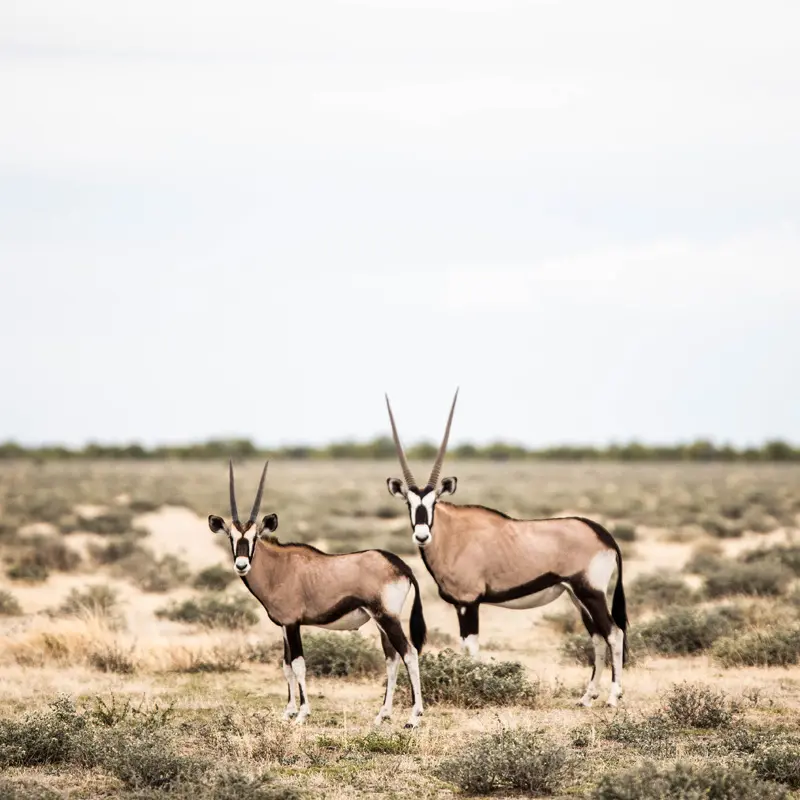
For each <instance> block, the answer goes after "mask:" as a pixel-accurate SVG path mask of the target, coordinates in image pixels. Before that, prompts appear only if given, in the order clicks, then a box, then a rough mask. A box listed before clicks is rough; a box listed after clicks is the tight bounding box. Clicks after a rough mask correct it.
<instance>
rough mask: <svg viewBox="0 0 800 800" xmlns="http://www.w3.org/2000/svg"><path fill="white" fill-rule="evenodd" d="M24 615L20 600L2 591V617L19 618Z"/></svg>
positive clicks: (0, 596)
mask: <svg viewBox="0 0 800 800" xmlns="http://www.w3.org/2000/svg"><path fill="white" fill-rule="evenodd" d="M20 614H22V606H20V604H19V600H17V598H16V597H14V595H13V594H11V592H7V591H6V590H5V589H0V617H18V616H19V615H20Z"/></svg>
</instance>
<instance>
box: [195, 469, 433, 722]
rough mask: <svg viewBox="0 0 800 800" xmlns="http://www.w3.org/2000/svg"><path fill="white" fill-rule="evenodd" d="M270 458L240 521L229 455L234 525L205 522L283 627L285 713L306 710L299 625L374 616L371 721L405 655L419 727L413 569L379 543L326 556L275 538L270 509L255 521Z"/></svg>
mask: <svg viewBox="0 0 800 800" xmlns="http://www.w3.org/2000/svg"><path fill="white" fill-rule="evenodd" d="M268 465H269V462H267V463H266V464H265V465H264V470H263V472H262V473H261V481H260V483H259V484H258V492H257V493H256V499H255V502H254V503H253V510H252V511H251V512H250V518H249V519H248V520H247V521H246V522H241V521H240V519H239V513H238V511H237V508H236V492H235V488H234V477H233V462H231V463H230V464H229V470H230V478H229V480H230V503H231V518H232V524H231V526H228V525H227V524H226V523H225V520H223V519H222V517H217V516H215V515H213V514H211V515H209V517H208V527H209V528H211V531H212V532H213V533H219V532H224V533H226V534H227V535H228V537H229V538H230V543H231V553H232V555H233V566H234V570H235V572H236V574H237V575H238V576H239V577H240V578H241V579H242V582H243V583H244V585H245V586H246V587H247V588H248V589H249V590H250V592H251V593H252V594H253V596H254V597H255V598H256V600H258V602H259V603H261V605H262V606H263V607H264V609H265V611H266V612H267V616H268V617H269V618H270V620H272V622H274V623H275V624H276V625H279V626H280V627H281V630H282V631H283V674H284V675H285V676H286V682H287V683H288V684H289V700H288V705H287V706H286V710H285V712H284V719H291V718H292V717H295V715H296V719H295V721H296V722H297V723H303V722H304V721H305V719H306V717H308V715H309V713H310V711H311V708H310V706H309V704H308V692H307V691H306V665H305V659H304V657H303V644H302V641H301V638H300V626H301V625H313V626H315V627H319V628H327V629H330V630H356V629H358V628H360V627H361V626H362V625H364V623H365V622H367V621H368V620H369V619H374V620H375V622H376V623H377V625H378V628H379V629H380V633H381V643H382V645H383V653H384V655H385V657H386V694H385V696H384V700H383V705H382V706H381V709H380V711H379V712H378V715H377V717H375V724H376V725H378V724H380V723H381V721H382V720H384V719H387V718H388V717H390V716H391V714H392V699H393V697H394V689H395V684H396V681H397V670H398V667H399V665H400V659H401V658H402V660H403V662H404V663H405V666H406V670H407V671H408V677H409V679H410V682H411V692H412V706H413V707H412V709H411V717H410V718H409V720H408V723H407V724H406V727H407V728H414V727H416V726H417V725H418V724H419V719H420V717H421V716H422V694H421V692H420V680H419V661H418V654H419V652H420V650H421V649H422V646H423V644H424V643H425V636H426V627H425V618H424V617H423V615H422V598H421V597H420V591H419V585H418V584H417V579H416V578H415V576H414V573H413V572H412V571H411V568H410V567H409V566H408V564H406V563H405V562H404V561H403V560H402V559H400V558H398V557H397V556H396V555H394V554H392V553H387V552H385V551H384V550H362V551H360V552H357V553H343V554H337V555H330V554H328V553H323V552H322V551H321V550H318V549H317V548H316V547H312V546H311V545H307V544H295V543H286V544H284V543H281V542H279V541H278V540H277V538H275V537H274V536H272V535H271V534H272V533H274V531H275V530H276V529H277V527H278V517H277V515H276V514H267V515H266V516H265V517H263V518H262V519H261V521H260V522H256V520H257V519H258V513H259V508H260V506H261V497H262V495H263V492H264V480H265V478H266V476H267V466H268ZM412 587H413V588H414V602H413V604H412V607H411V619H410V633H411V643H409V641H408V639H407V638H406V636H405V634H404V633H403V629H402V627H401V625H400V613H401V611H402V609H403V605H404V603H405V601H406V598H407V597H408V593H409V591H410V590H411V588H412ZM298 693H299V700H300V708H299V711H298V708H297V703H296V696H297V694H298Z"/></svg>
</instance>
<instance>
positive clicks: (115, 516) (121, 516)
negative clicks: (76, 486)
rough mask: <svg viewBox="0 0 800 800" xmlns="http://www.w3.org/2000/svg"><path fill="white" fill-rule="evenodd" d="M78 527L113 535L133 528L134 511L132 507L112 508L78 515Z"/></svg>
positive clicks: (82, 529) (90, 531)
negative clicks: (94, 513)
mask: <svg viewBox="0 0 800 800" xmlns="http://www.w3.org/2000/svg"><path fill="white" fill-rule="evenodd" d="M77 529H78V530H81V531H85V532H87V533H99V534H103V535H113V534H117V533H129V532H130V531H132V530H133V512H132V511H131V510H130V508H124V507H118V508H110V509H108V510H106V511H104V512H103V513H101V514H96V515H94V516H81V515H79V516H78V520H77Z"/></svg>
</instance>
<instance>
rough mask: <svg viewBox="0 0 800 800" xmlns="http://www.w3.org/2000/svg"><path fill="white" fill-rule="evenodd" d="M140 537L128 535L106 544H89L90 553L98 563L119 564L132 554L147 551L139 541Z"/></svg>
mask: <svg viewBox="0 0 800 800" xmlns="http://www.w3.org/2000/svg"><path fill="white" fill-rule="evenodd" d="M139 539H140V537H138V536H136V535H131V534H129V535H126V536H120V537H118V538H114V539H113V540H112V541H110V542H105V543H104V544H99V545H98V544H91V545H89V554H90V555H91V557H92V558H93V559H94V560H95V561H96V562H97V563H98V564H117V563H119V562H120V561H125V560H126V559H129V558H130V557H131V556H134V555H139V554H141V553H144V552H146V551H145V550H144V549H143V548H142V546H141V544H140V543H139Z"/></svg>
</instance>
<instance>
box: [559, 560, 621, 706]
mask: <svg viewBox="0 0 800 800" xmlns="http://www.w3.org/2000/svg"><path fill="white" fill-rule="evenodd" d="M616 566H617V555H616V553H615V552H614V551H613V550H606V551H603V552H601V553H598V554H597V555H596V556H595V557H594V558H593V559H592V562H591V563H590V564H589V568H588V569H587V570H586V572H585V573H584V574H583V575H581V576H580V577H579V578H578V579H577V580H576V581H573V582H571V588H572V590H573V592H574V593H575V597H576V598H577V600H578V601H579V602H580V604H581V605H582V606H583V607H584V608H585V609H586V612H587V614H588V615H589V616H590V617H591V620H592V624H593V626H594V632H593V634H592V640H593V641H594V645H595V672H598V671H600V672H602V667H604V666H605V656H606V651H607V648H610V649H611V690H610V692H609V695H608V701H607V704H608V705H610V706H616V705H617V702H618V700H619V698H620V697H621V696H622V656H623V650H624V643H625V632H624V631H622V630H620V628H619V627H617V625H616V624H615V622H614V620H613V618H612V616H611V612H610V611H609V608H608V600H607V598H606V592H607V590H608V585H609V583H610V582H611V577H612V575H613V574H614V569H615V568H616ZM584 621H585V620H584ZM598 637H600V638H601V640H602V643H603V646H602V648H601V646H600V643H599V642H598ZM601 652H602V659H601V658H600V653H601ZM596 681H597V682H599V677H598V678H597V679H596ZM595 685H597V683H595ZM587 694H588V691H587Z"/></svg>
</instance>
